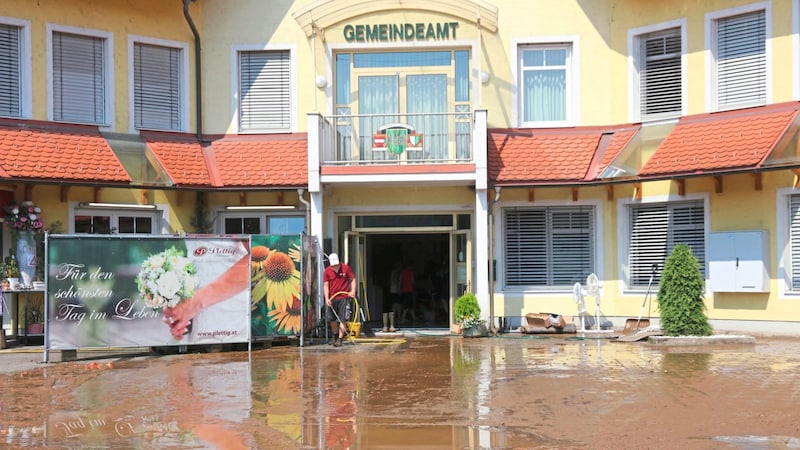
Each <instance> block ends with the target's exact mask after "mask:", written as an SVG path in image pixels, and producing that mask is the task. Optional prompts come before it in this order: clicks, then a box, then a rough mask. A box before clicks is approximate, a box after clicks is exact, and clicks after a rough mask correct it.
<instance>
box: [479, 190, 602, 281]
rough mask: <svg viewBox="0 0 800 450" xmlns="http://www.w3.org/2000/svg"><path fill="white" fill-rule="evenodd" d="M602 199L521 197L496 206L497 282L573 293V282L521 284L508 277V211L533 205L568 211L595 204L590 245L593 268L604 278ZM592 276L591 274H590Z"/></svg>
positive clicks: (590, 206) (542, 208)
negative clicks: (532, 199)
mask: <svg viewBox="0 0 800 450" xmlns="http://www.w3.org/2000/svg"><path fill="white" fill-rule="evenodd" d="M602 206H603V205H602V202H600V201H599V200H582V201H578V202H574V203H570V204H564V203H563V202H555V201H540V202H534V203H529V202H520V201H506V202H498V203H497V204H496V205H495V206H494V211H493V215H494V216H495V217H496V218H497V220H496V223H497V226H496V228H495V230H494V234H495V236H494V239H495V241H496V242H498V243H499V245H498V246H497V249H496V258H497V259H496V264H497V269H496V273H497V279H496V282H497V286H498V287H501V289H502V290H503V291H505V292H515V293H542V294H553V293H562V294H568V293H571V292H572V290H573V286H574V283H573V284H570V285H569V286H562V285H547V286H543V285H531V284H519V285H509V284H508V279H507V276H506V272H507V270H508V269H507V267H508V249H507V248H506V234H507V226H508V224H507V223H506V216H505V211H506V210H508V209H533V210H536V209H538V210H552V211H566V210H568V209H573V210H574V209H577V208H591V212H590V213H589V217H590V220H591V224H590V227H591V232H590V233H591V235H590V240H591V243H590V246H591V251H592V256H591V257H592V260H593V265H594V267H593V268H592V269H591V270H592V271H593V273H595V274H596V275H597V276H598V278H599V279H601V280H602V279H603V263H602V261H603V219H602V215H603V211H602ZM547 239H548V245H549V244H551V243H552V242H551V240H550V238H549V236H548V238H547ZM587 276H588V274H587ZM580 282H581V284H585V283H586V279H585V277H584V278H583V279H581V280H580Z"/></svg>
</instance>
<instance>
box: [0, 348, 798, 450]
mask: <svg viewBox="0 0 800 450" xmlns="http://www.w3.org/2000/svg"><path fill="white" fill-rule="evenodd" d="M21 355H26V354H21V353H18V352H17V353H0V366H2V367H3V368H4V370H6V371H7V370H8V367H10V366H13V365H14V358H18V360H19V361H20V362H19V365H18V366H17V367H16V369H20V370H15V371H11V372H8V373H5V374H3V375H0V386H2V387H0V447H4V446H5V447H7V448H89V447H94V448H224V449H236V448H263V449H268V448H304V449H310V448H364V449H367V448H370V449H372V448H378V449H381V448H385V449H389V448H406V449H448V448H452V449H464V448H468V449H478V448H533V449H537V448H539V449H546V448H559V449H561V448H563V449H584V448H585V449H612V448H614V449H619V448H624V449H648V448H650V449H674V448H681V449H720V448H735V449H783V448H800V415H798V412H797V411H798V406H797V405H798V401H800V339H797V338H792V337H758V338H756V340H755V344H735V345H730V344H710V345H697V346H680V347H677V346H664V345H653V344H649V343H647V342H634V343H620V342H610V341H609V340H608V339H605V338H600V339H594V338H592V339H587V338H584V339H581V338H578V337H576V336H573V335H552V336H530V335H502V336H500V337H491V338H476V339H464V338H461V337H450V336H426V335H416V336H413V335H412V336H408V337H400V338H396V339H372V340H370V339H359V340H357V341H356V343H355V344H353V343H346V344H345V345H344V346H343V347H340V348H335V347H332V346H329V345H326V344H316V345H310V346H307V347H304V348H300V347H297V346H294V345H281V346H274V347H272V348H265V349H258V350H253V351H252V352H250V353H248V352H247V351H227V352H221V353H190V354H174V355H160V354H156V353H124V354H117V355H114V354H107V353H105V354H99V353H98V354H92V353H84V352H81V353H80V354H79V360H78V361H74V362H57V363H49V364H42V363H40V362H38V361H39V360H40V358H41V353H38V354H33V356H35V358H34V360H33V361H27V360H25V358H30V357H29V356H28V357H26V356H21ZM54 359H55V360H57V359H58V358H54ZM23 360H25V361H27V362H26V363H24V361H23Z"/></svg>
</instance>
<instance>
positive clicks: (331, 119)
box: [320, 112, 486, 166]
mask: <svg viewBox="0 0 800 450" xmlns="http://www.w3.org/2000/svg"><path fill="white" fill-rule="evenodd" d="M474 119H475V117H474V113H472V112H458V113H416V114H369V115H338V116H325V117H323V118H322V121H321V126H320V143H321V147H322V154H321V161H320V163H321V165H322V166H363V165H373V166H374V165H379V166H392V165H398V166H399V165H408V164H474V163H475V157H474V155H475V150H474V147H475V144H476V143H475V141H474V137H475V136H474V132H475V131H474V124H475V120H474ZM483 134H484V135H485V122H484V133H483ZM482 144H483V147H485V145H486V143H485V142H483V143H482Z"/></svg>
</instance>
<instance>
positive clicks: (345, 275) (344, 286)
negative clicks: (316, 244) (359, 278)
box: [323, 264, 355, 300]
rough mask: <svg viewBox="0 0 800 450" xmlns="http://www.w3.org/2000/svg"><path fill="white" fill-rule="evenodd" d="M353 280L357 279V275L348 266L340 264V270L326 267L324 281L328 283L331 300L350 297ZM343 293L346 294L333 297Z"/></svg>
mask: <svg viewBox="0 0 800 450" xmlns="http://www.w3.org/2000/svg"><path fill="white" fill-rule="evenodd" d="M353 279H355V275H353V270H352V269H351V268H350V266H348V265H347V264H339V268H338V270H333V266H328V267H326V268H325V274H324V275H323V280H324V282H326V283H328V294H329V295H330V296H331V300H334V299H337V298H346V297H349V295H348V292H350V283H351V282H352V281H353ZM341 291H344V293H343V294H339V295H337V296H335V297H334V296H333V295H334V294H336V293H337V292H341Z"/></svg>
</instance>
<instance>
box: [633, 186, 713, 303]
mask: <svg viewBox="0 0 800 450" xmlns="http://www.w3.org/2000/svg"><path fill="white" fill-rule="evenodd" d="M630 211H631V214H630V231H631V235H630V243H629V245H630V247H629V250H628V268H629V275H628V277H629V279H628V286H629V287H630V288H631V289H639V288H646V287H647V285H648V283H649V281H650V276H651V274H652V273H653V267H654V265H655V266H656V267H657V271H656V277H655V280H654V282H653V283H654V286H655V285H657V284H658V280H659V278H660V274H661V269H662V268H663V266H664V261H665V260H666V259H667V257H668V256H669V255H670V253H672V249H673V248H674V247H675V246H676V245H678V244H686V245H688V246H689V249H690V250H691V251H692V255H694V257H695V258H697V260H698V262H699V263H700V271H701V272H702V274H703V276H704V278H705V273H706V271H705V266H706V256H705V211H704V206H703V202H702V201H692V202H675V203H652V204H643V205H635V206H631V209H630Z"/></svg>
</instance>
